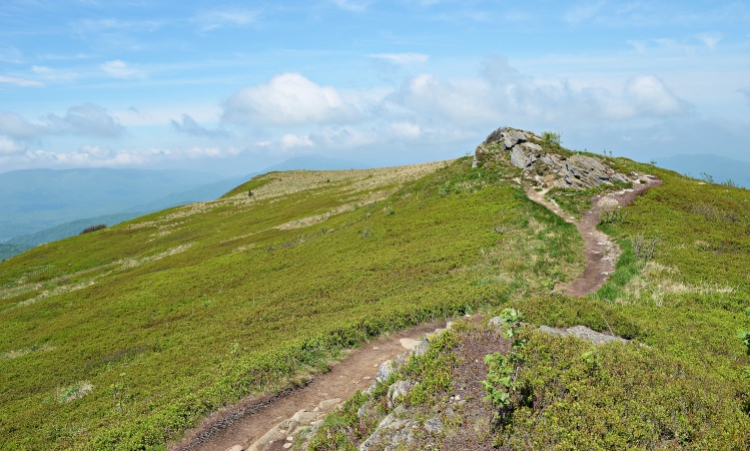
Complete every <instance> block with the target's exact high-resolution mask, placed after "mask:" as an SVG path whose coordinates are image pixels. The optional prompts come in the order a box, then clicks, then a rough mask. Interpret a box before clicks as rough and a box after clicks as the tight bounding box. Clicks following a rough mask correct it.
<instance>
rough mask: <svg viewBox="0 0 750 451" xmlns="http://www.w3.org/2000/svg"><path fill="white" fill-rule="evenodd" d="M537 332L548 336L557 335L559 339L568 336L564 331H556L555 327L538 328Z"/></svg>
mask: <svg viewBox="0 0 750 451" xmlns="http://www.w3.org/2000/svg"><path fill="white" fill-rule="evenodd" d="M539 330H541V331H542V332H544V333H545V334H548V335H559V336H561V337H565V336H567V335H568V331H567V330H565V329H558V328H556V327H549V326H539Z"/></svg>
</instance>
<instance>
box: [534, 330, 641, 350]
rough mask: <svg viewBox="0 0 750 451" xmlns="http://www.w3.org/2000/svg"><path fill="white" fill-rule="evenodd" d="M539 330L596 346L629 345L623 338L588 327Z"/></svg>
mask: <svg viewBox="0 0 750 451" xmlns="http://www.w3.org/2000/svg"><path fill="white" fill-rule="evenodd" d="M539 330H540V331H542V332H544V333H546V334H549V335H559V336H561V337H565V336H567V335H572V336H574V337H576V338H579V339H581V340H583V341H588V342H589V343H592V344H593V345H595V346H601V345H603V344H606V343H611V342H613V341H615V342H620V343H628V340H626V339H624V338H622V337H617V336H613V335H607V334H603V333H601V332H597V331H595V330H593V329H589V328H588V327H586V326H575V327H570V328H568V329H559V328H556V327H549V326H540V327H539Z"/></svg>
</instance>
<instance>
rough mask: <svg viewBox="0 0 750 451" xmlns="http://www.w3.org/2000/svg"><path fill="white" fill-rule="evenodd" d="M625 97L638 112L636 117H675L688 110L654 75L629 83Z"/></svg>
mask: <svg viewBox="0 0 750 451" xmlns="http://www.w3.org/2000/svg"><path fill="white" fill-rule="evenodd" d="M625 96H626V99H630V100H631V102H632V106H633V107H634V108H635V110H636V111H635V113H634V115H645V116H674V115H679V114H682V113H684V112H685V109H686V108H685V104H684V102H683V101H681V100H680V99H679V98H678V97H677V96H675V95H674V94H673V93H672V92H671V91H670V90H669V89H668V88H667V87H666V86H665V85H664V82H662V81H661V80H659V79H658V78H656V77H654V76H652V75H639V76H637V77H634V78H632V79H631V80H630V81H628V83H627V84H626V86H625Z"/></svg>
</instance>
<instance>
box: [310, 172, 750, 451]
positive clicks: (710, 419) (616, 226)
mask: <svg viewBox="0 0 750 451" xmlns="http://www.w3.org/2000/svg"><path fill="white" fill-rule="evenodd" d="M610 164H611V165H612V166H616V167H618V168H620V169H622V170H623V172H626V173H629V172H630V171H633V170H635V171H643V172H648V173H652V174H655V175H657V176H658V177H659V178H660V179H661V180H662V181H663V185H662V186H660V187H657V188H652V189H651V190H649V191H648V192H646V193H645V194H644V195H643V196H642V197H640V198H638V199H636V201H635V203H634V204H632V205H631V206H628V207H626V208H624V209H623V210H622V211H621V214H619V215H611V216H609V219H608V220H605V221H603V223H602V224H601V225H600V228H601V229H602V230H604V231H606V232H607V233H608V234H609V235H610V236H614V237H615V238H617V239H618V241H619V242H620V244H621V246H623V248H624V253H623V254H622V256H621V257H620V259H619V261H618V264H617V271H616V272H615V273H614V274H613V275H611V276H610V278H609V281H608V282H607V283H606V284H605V285H604V286H602V287H601V288H600V289H599V290H598V291H597V292H595V293H593V294H591V295H590V296H587V297H583V298H571V297H568V296H563V295H557V294H554V295H551V296H550V295H547V296H538V297H534V296H521V297H515V298H512V299H511V300H510V301H509V302H508V303H506V304H505V305H504V306H503V308H507V307H513V308H515V309H517V310H518V311H520V312H521V313H523V314H525V323H526V324H525V326H524V327H522V328H519V329H518V331H517V335H515V337H514V340H515V341H513V342H511V341H510V340H505V339H501V338H499V333H498V332H497V331H496V330H495V329H493V328H492V327H487V325H486V324H487V322H486V321H485V322H484V323H483V324H476V323H473V322H470V321H466V322H459V323H458V325H457V326H456V327H455V328H454V329H453V330H451V331H450V332H448V333H446V334H444V335H443V336H441V337H440V339H439V340H437V341H436V342H435V343H434V344H433V346H432V347H431V348H430V352H429V353H428V354H427V355H425V356H424V357H422V358H414V359H412V360H411V361H410V362H409V364H408V365H407V366H405V367H404V368H403V369H402V370H401V371H400V374H397V375H396V376H392V377H391V379H389V380H388V381H387V382H386V383H385V384H384V385H383V386H382V387H381V388H378V389H377V390H375V392H374V393H373V394H371V395H367V396H365V395H359V396H355V397H354V398H352V399H351V400H349V402H348V403H347V404H346V405H345V407H344V409H343V410H342V411H341V412H340V413H338V414H336V415H332V416H331V417H329V418H328V419H327V420H326V424H325V425H324V427H323V428H321V429H320V430H318V431H317V433H316V435H315V437H314V438H313V439H312V443H311V448H310V449H313V450H315V451H324V450H333V449H347V450H349V449H357V445H358V444H359V443H361V442H362V441H363V440H364V439H365V438H367V437H368V436H369V435H370V434H372V433H373V431H374V429H375V427H376V426H377V424H378V421H380V419H381V418H383V417H384V416H385V415H386V414H388V413H392V412H394V410H393V409H392V408H384V409H382V410H380V411H379V416H377V417H375V418H374V419H373V418H371V417H367V416H365V417H360V416H358V415H357V413H356V412H357V411H358V409H360V408H361V407H362V406H365V404H366V403H369V404H368V405H372V404H373V403H374V405H378V406H382V405H385V398H386V392H387V388H388V384H391V383H393V382H394V381H395V380H398V379H399V378H400V379H402V380H404V379H408V380H412V381H421V382H422V385H421V386H418V388H419V389H417V388H415V389H414V390H413V391H412V392H410V393H409V395H408V396H407V397H406V399H405V400H404V404H403V405H404V406H406V407H407V408H406V410H405V411H402V412H401V413H400V414H399V415H400V416H399V417H398V418H402V419H404V420H405V421H406V420H409V419H411V418H416V419H422V421H424V419H426V418H430V417H435V415H436V412H437V413H438V414H439V415H444V414H443V412H445V411H446V410H447V409H448V408H449V407H450V408H451V415H453V416H451V417H446V418H447V420H446V424H445V427H444V429H443V430H442V431H441V433H440V434H439V436H437V437H434V436H430V435H424V434H423V435H422V436H421V439H420V441H419V445H418V446H416V447H415V446H404V447H403V449H428V448H429V447H432V448H434V449H463V448H461V447H460V445H463V444H466V443H467V442H470V443H472V445H471V446H472V447H471V448H470V449H491V448H497V449H514V450H537V449H555V450H578V449H608V450H624V449H634V450H661V449H677V450H707V449H712V450H713V449H715V450H730V449H731V450H744V449H748V447H750V417H749V415H750V381H749V379H748V374H750V368H749V367H748V363H750V360H749V359H748V356H749V355H750V341H749V340H748V339H747V337H748V335H747V334H746V333H745V332H744V331H747V330H748V329H750V309H748V307H749V306H750V274H749V273H748V268H750V240H749V237H748V233H749V232H748V231H749V230H750V228H748V227H749V226H750V192H749V191H747V190H743V189H737V188H733V187H728V186H725V185H712V184H707V183H705V182H703V181H699V180H695V179H690V178H687V177H683V176H680V175H678V174H676V173H674V172H671V171H667V170H662V169H658V168H654V167H651V166H650V165H643V164H638V163H634V162H631V161H628V160H625V159H619V158H618V159H616V160H610ZM599 191H600V190H598V189H597V190H591V191H588V192H587V191H582V192H581V191H579V192H573V191H563V194H565V195H566V196H568V197H569V199H568V200H569V202H567V203H563V205H567V207H568V209H569V211H570V212H571V213H576V212H577V211H578V210H579V209H580V207H585V206H586V204H587V203H588V205H589V206H590V205H591V204H590V201H591V198H592V196H593V195H594V194H597V193H598V192H599ZM558 195H560V194H559V193H558ZM570 199H574V201H570ZM651 245H653V249H654V252H653V255H652V254H651V252H650V251H649V249H652V247H651ZM503 308H501V309H497V310H495V311H490V312H489V313H490V315H496V314H500V313H501V310H502V309H503ZM746 309H747V310H746ZM540 325H547V326H554V327H571V326H576V325H584V326H588V327H590V328H592V329H594V330H597V331H600V332H603V333H605V334H611V333H614V334H617V335H619V336H621V337H625V338H627V339H630V340H632V342H631V344H627V345H621V344H619V343H617V344H609V345H604V346H601V347H598V348H597V347H594V346H593V345H591V344H589V343H586V342H584V341H581V340H578V339H575V338H572V337H568V338H564V339H563V338H560V337H553V336H550V335H547V334H544V333H541V332H539V331H538V330H537V329H536V326H540ZM738 331H740V333H739V334H738ZM491 337H498V338H491ZM492 340H495V341H494V342H493V341H492ZM498 341H499V343H498ZM488 342H489V343H491V344H492V345H493V346H494V348H493V347H487V343H488ZM511 345H513V346H516V345H517V350H515V351H511V349H510V348H511ZM482 346H485V348H484V349H487V350H486V351H485V352H484V353H483V354H482V355H487V354H492V352H493V350H495V349H506V350H507V351H505V355H506V356H510V355H514V356H515V357H512V358H511V357H508V358H509V359H511V360H508V361H509V362H511V363H510V366H509V367H508V368H509V370H508V371H509V372H507V373H503V372H502V371H501V370H500V369H499V368H500V367H495V369H492V368H491V367H487V366H484V367H483V369H482V370H481V372H480V374H479V375H477V376H475V377H474V379H473V380H470V381H469V383H468V384H467V378H466V377H464V375H465V374H467V373H471V372H472V371H477V370H476V369H475V368H474V365H475V363H474V362H475V361H473V360H467V358H466V356H467V355H471V352H472V350H474V349H476V348H477V347H482ZM493 374H494V376H492V375H493ZM493 377H494V379H493ZM503 377H508V379H505V380H504V381H503ZM511 377H512V380H511ZM482 380H489V381H490V382H491V383H492V384H495V385H494V387H495V388H496V389H497V388H499V389H500V392H504V393H507V394H508V395H509V396H508V397H507V398H505V399H506V400H505V401H503V402H500V401H496V402H495V403H494V404H492V403H491V402H489V400H486V401H482V398H484V396H486V395H489V394H490V393H491V392H490V391H488V390H486V387H482V382H481V381H482ZM471 384H473V385H474V391H473V392H472V390H471V389H469V388H467V385H471ZM466 392H469V396H468V404H466V405H465V407H463V408H462V407H461V406H460V405H457V404H456V403H455V402H453V403H452V401H451V400H452V395H453V394H455V393H462V394H464V398H466V397H467V395H466V394H465V393H466ZM495 393H499V392H498V391H496V392H495ZM496 399H497V400H500V399H502V397H498V398H496ZM453 409H455V410H453ZM472 409H473V410H472ZM404 412H406V413H404ZM477 412H479V414H477ZM467 429H468V430H470V431H471V432H470V433H469V434H468V435H469V436H470V437H468V438H467V437H466V435H467V434H465V433H464V431H466V430H467ZM443 447H445V448H443Z"/></svg>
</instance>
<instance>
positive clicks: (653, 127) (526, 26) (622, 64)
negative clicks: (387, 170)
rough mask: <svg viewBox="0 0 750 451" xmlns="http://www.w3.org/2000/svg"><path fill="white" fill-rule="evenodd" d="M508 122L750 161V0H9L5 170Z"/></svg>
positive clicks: (466, 141)
mask: <svg viewBox="0 0 750 451" xmlns="http://www.w3.org/2000/svg"><path fill="white" fill-rule="evenodd" d="M502 125H509V126H513V127H518V128H524V129H530V130H534V131H537V132H541V131H543V130H554V131H558V132H562V133H563V144H564V145H566V146H567V147H571V148H576V149H588V150H590V151H597V152H598V151H601V150H602V149H604V148H606V149H607V150H608V151H613V152H614V153H615V154H616V155H624V156H628V157H631V158H635V159H638V160H641V161H649V160H651V159H655V160H657V161H658V160H659V158H660V157H666V156H670V155H675V154H683V153H687V154H693V153H711V154H716V155H721V156H726V157H730V158H735V159H740V160H745V161H750V153H748V151H749V150H750V149H749V148H748V143H750V4H748V2H723V1H692V2H689V1H680V2H677V1H674V2H665V1H649V2H638V1H633V2H614V1H583V2H553V1H527V2H503V1H440V0H422V1H418V0H399V1H379V0H319V1H308V2H275V3H274V2H268V3H262V2H234V3H231V2H226V3H225V2H221V1H212V2H207V1H182V2H152V1H137V0H133V1H107V2H105V1H97V0H67V1H66V0H59V1H47V0H4V1H3V2H2V4H0V172H4V171H9V170H14V169H23V168H38V167H49V168H67V167H140V168H185V169H200V170H205V171H211V172H217V173H221V174H225V175H238V174H245V173H249V172H252V171H255V170H259V169H262V168H264V167H266V166H269V165H271V164H274V163H277V162H279V161H282V160H285V159H287V158H290V157H294V156H298V155H306V154H318V155H323V156H327V157H332V158H338V159H347V160H353V161H363V162H367V163H371V164H375V165H395V164H404V163H413V162H420V161H431V160H437V159H444V158H453V157H457V156H461V155H465V154H467V153H469V152H473V150H474V148H475V147H476V145H477V144H478V143H479V142H481V141H482V140H483V138H484V137H485V136H486V135H487V134H489V133H490V132H491V131H492V130H493V129H495V128H497V127H499V126H502Z"/></svg>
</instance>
